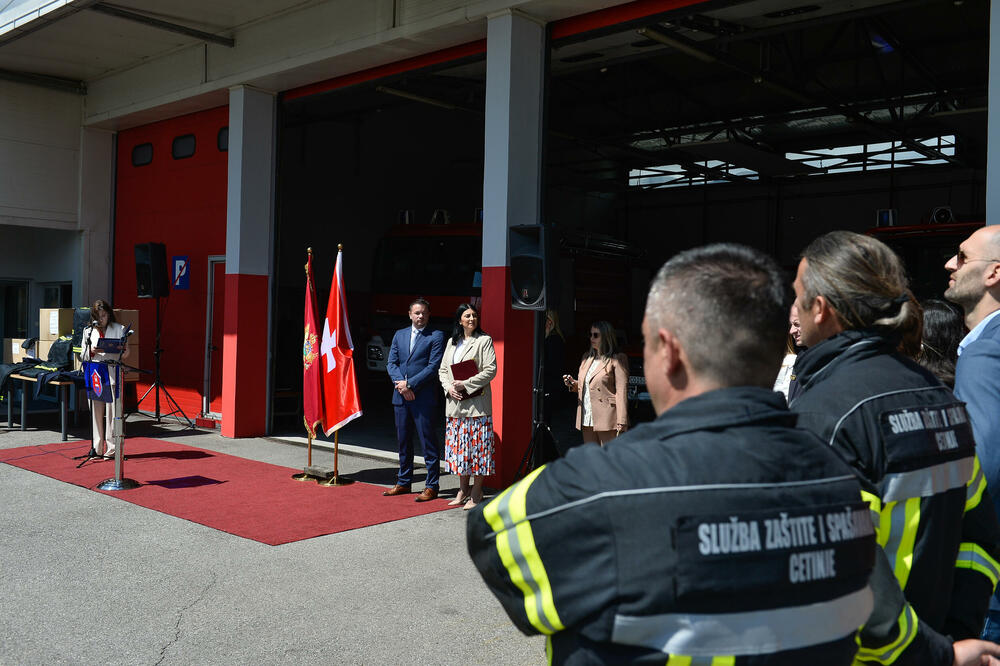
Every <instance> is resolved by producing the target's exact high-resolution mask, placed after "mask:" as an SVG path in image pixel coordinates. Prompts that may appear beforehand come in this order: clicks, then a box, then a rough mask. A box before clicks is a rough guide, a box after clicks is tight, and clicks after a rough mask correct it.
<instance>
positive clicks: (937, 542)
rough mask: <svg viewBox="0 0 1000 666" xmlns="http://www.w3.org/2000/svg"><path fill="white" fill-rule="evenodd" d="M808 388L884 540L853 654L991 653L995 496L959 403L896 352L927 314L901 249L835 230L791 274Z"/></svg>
mask: <svg viewBox="0 0 1000 666" xmlns="http://www.w3.org/2000/svg"><path fill="white" fill-rule="evenodd" d="M794 286H795V294H796V301H795V304H796V306H797V307H798V311H799V321H800V323H801V326H802V342H803V344H805V345H807V346H808V347H809V352H808V353H807V354H803V355H801V356H800V357H799V359H798V360H797V361H796V363H795V374H796V377H797V378H798V380H799V382H800V383H801V386H802V392H801V393H800V394H799V396H797V397H796V398H795V399H794V400H792V401H791V404H790V407H791V410H792V411H793V412H796V413H798V415H799V427H802V428H806V429H808V430H809V431H811V432H813V433H815V434H817V435H819V437H820V438H821V439H822V440H823V441H825V442H826V443H827V444H829V445H830V446H831V447H832V448H833V449H834V450H836V451H837V452H838V453H840V454H841V455H842V456H843V457H844V459H845V460H846V461H847V463H848V464H849V465H851V466H852V467H853V468H854V469H855V470H856V472H857V473H858V475H859V476H860V477H861V478H862V485H863V486H864V497H865V499H866V501H867V502H868V504H869V506H870V508H871V511H872V514H873V516H874V519H875V523H876V529H877V531H878V534H879V544H880V545H881V546H882V547H881V548H880V549H879V550H878V552H877V555H876V560H875V571H874V573H873V575H872V579H871V585H872V588H873V590H874V592H875V610H874V612H873V613H872V616H871V617H870V618H868V621H867V622H866V623H865V626H864V627H862V629H861V632H860V634H859V642H860V649H859V651H858V656H857V658H856V663H871V664H920V665H921V666H923V665H935V666H936V665H941V666H950V665H951V664H953V663H954V664H980V663H996V664H1000V660H996V659H994V658H993V657H991V656H990V655H997V656H1000V646H997V645H994V644H992V643H986V642H983V641H979V640H961V641H959V642H957V643H954V645H953V644H952V641H951V638H949V636H951V637H953V638H971V637H973V636H976V637H978V636H979V630H980V628H981V627H982V620H983V616H984V614H985V612H986V606H987V600H988V598H989V596H990V593H991V591H992V590H993V586H994V585H995V583H996V580H997V574H998V572H1000V567H998V565H997V561H996V559H997V557H998V555H1000V551H998V548H997V543H998V541H1000V531H998V527H997V519H996V514H995V513H994V510H993V505H992V503H991V502H990V501H989V499H988V495H986V494H984V493H985V486H986V483H985V480H984V479H983V476H982V473H981V472H980V471H979V469H978V462H977V460H976V456H975V441H974V439H973V435H972V429H971V427H970V426H969V418H968V415H967V413H966V411H965V408H964V406H963V405H962V403H961V402H959V401H958V400H956V399H955V396H954V395H952V393H951V391H950V390H949V389H948V388H947V387H946V386H944V385H943V384H941V383H940V382H939V381H938V380H937V379H936V378H935V377H934V376H933V375H932V374H931V373H929V372H928V371H927V370H926V369H924V368H922V367H920V366H919V365H917V364H916V363H915V362H913V361H912V360H911V359H908V358H906V357H904V356H902V355H901V354H899V353H897V349H898V347H899V344H900V341H901V340H902V339H903V338H904V337H905V336H908V335H912V334H913V333H914V332H916V331H919V326H920V321H921V320H920V314H919V310H918V309H917V308H916V306H915V301H914V300H913V297H912V295H911V294H910V291H909V289H908V285H907V278H906V272H905V270H904V269H903V265H902V262H901V261H900V260H899V257H897V256H896V254H895V253H894V252H893V251H892V250H891V249H889V248H888V247H887V246H886V245H885V244H883V243H882V242H880V241H878V240H876V239H874V238H871V237H869V236H862V235H860V234H855V233H851V232H847V231H835V232H831V233H828V234H825V235H823V236H820V237H819V238H817V239H816V240H814V241H813V242H812V243H810V244H809V246H808V247H806V249H805V250H804V251H803V253H802V259H801V261H800V262H799V267H798V273H797V275H796V278H795V285H794Z"/></svg>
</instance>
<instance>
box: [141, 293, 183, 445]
mask: <svg viewBox="0 0 1000 666" xmlns="http://www.w3.org/2000/svg"><path fill="white" fill-rule="evenodd" d="M155 300H156V346H155V347H154V348H153V383H152V384H151V385H150V387H149V388H148V389H146V392H145V393H143V394H142V397H141V398H139V400H138V401H136V403H135V410H136V411H139V406H140V405H142V401H143V400H145V399H146V396H148V395H149V394H150V392H152V393H153V404H154V408H155V416H156V422H157V423H159V422H160V391H163V395H164V397H165V398H166V400H165V404H166V406H167V407H171V408H173V409H172V411H170V412H168V413H166V414H163V418H166V417H168V416H173V417H174V418H175V419H177V421H178V423H181V424H184V423H187V427H188V428H193V427H194V423H193V422H192V421H191V419H189V418H188V417H187V414H185V413H184V410H183V409H181V406H180V405H178V404H177V401H176V400H174V396H172V395H170V391H168V390H167V387H166V386H164V384H163V382H161V381H160V354H162V353H163V350H162V349H160V330H161V324H160V297H159V296H156V297H155Z"/></svg>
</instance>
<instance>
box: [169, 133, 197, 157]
mask: <svg viewBox="0 0 1000 666" xmlns="http://www.w3.org/2000/svg"><path fill="white" fill-rule="evenodd" d="M170 154H171V155H173V156H174V159H175V160H182V159H184V158H186V157H191V156H192V155H194V134H185V135H183V136H178V137H175V138H174V144H173V146H172V147H171V148H170Z"/></svg>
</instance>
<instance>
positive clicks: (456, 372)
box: [451, 358, 483, 400]
mask: <svg viewBox="0 0 1000 666" xmlns="http://www.w3.org/2000/svg"><path fill="white" fill-rule="evenodd" d="M477 374H479V366H477V365H476V362H475V361H473V360H472V359H471V358H470V359H466V360H465V361H462V362H461V363H452V364H451V376H452V377H454V378H455V379H457V380H459V381H465V380H466V379H468V378H469V377H473V376H475V375H477ZM482 394H483V389H479V390H478V391H476V392H475V393H472V394H466V393H463V395H464V396H465V397H463V398H462V400H468V399H469V398H476V397H478V396H481V395H482Z"/></svg>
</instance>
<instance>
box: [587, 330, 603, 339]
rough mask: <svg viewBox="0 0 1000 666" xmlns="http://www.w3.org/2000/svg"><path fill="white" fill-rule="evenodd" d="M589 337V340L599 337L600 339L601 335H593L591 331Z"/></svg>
mask: <svg viewBox="0 0 1000 666" xmlns="http://www.w3.org/2000/svg"><path fill="white" fill-rule="evenodd" d="M590 337H591V339H593V338H599V337H601V334H600V333H594V332H593V331H591V332H590Z"/></svg>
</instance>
